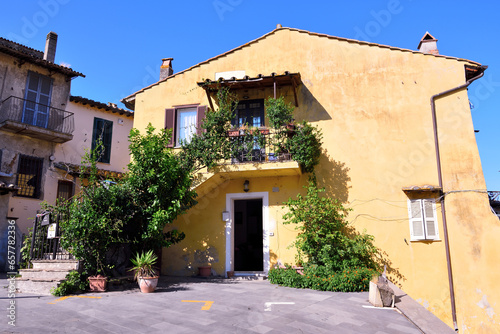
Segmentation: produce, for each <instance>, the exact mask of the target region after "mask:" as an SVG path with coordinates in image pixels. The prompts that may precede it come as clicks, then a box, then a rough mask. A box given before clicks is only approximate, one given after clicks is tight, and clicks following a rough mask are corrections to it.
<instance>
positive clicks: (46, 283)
mask: <svg viewBox="0 0 500 334" xmlns="http://www.w3.org/2000/svg"><path fill="white" fill-rule="evenodd" d="M60 283H61V281H60V280H29V279H23V278H16V290H17V291H18V292H20V293H33V294H37V295H50V294H51V293H50V291H51V290H52V289H54V288H57V287H58V286H59V284H60Z"/></svg>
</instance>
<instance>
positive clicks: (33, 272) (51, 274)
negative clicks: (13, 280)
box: [19, 269, 70, 281]
mask: <svg viewBox="0 0 500 334" xmlns="http://www.w3.org/2000/svg"><path fill="white" fill-rule="evenodd" d="M69 272H70V271H69V270H60V269H54V270H43V269H20V270H19V274H20V275H21V277H22V278H23V279H29V280H33V279H35V280H58V281H60V280H64V279H65V278H66V275H67V274H68V273H69Z"/></svg>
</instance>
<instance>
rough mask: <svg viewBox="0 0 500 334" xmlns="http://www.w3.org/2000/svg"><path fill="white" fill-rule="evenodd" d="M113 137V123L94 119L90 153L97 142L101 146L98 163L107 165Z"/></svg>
mask: <svg viewBox="0 0 500 334" xmlns="http://www.w3.org/2000/svg"><path fill="white" fill-rule="evenodd" d="M112 135H113V122H112V121H108V120H105V119H102V118H97V117H95V118H94V130H93V133H92V152H93V151H94V150H95V148H96V147H97V143H98V142H99V141H101V142H102V146H101V148H100V149H99V151H98V152H96V155H97V161H98V162H104V163H108V164H109V161H110V160H111V137H112Z"/></svg>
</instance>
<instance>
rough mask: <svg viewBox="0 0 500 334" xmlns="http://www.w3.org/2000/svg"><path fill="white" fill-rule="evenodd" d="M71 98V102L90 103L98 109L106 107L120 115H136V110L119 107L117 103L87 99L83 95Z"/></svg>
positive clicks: (105, 108) (107, 109)
mask: <svg viewBox="0 0 500 334" xmlns="http://www.w3.org/2000/svg"><path fill="white" fill-rule="evenodd" d="M69 100H70V101H71V102H75V103H81V104H83V105H86V104H88V105H89V106H91V107H94V108H97V109H104V110H106V111H111V112H112V113H119V114H120V115H125V116H127V117H134V112H133V111H130V110H127V109H122V108H118V107H117V106H116V105H115V104H112V103H108V104H106V103H102V102H98V101H94V100H91V99H87V98H85V97H81V96H70V97H69Z"/></svg>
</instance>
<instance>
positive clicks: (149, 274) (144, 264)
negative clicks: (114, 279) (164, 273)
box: [130, 250, 159, 293]
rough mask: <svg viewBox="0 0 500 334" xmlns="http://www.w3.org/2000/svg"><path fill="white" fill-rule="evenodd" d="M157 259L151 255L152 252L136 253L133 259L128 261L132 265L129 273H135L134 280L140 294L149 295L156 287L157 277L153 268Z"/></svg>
mask: <svg viewBox="0 0 500 334" xmlns="http://www.w3.org/2000/svg"><path fill="white" fill-rule="evenodd" d="M157 260H158V257H157V256H156V255H155V254H154V253H153V251H152V250H150V251H148V252H142V253H141V254H139V253H137V254H136V256H135V258H132V259H130V261H131V262H132V264H133V267H132V268H131V269H130V270H131V271H135V276H134V278H135V279H137V283H139V287H140V288H141V292H143V293H149V292H153V291H155V289H156V286H157V285H158V277H159V276H158V275H157V273H156V270H155V268H154V267H153V266H154V265H155V264H156V261H157Z"/></svg>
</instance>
